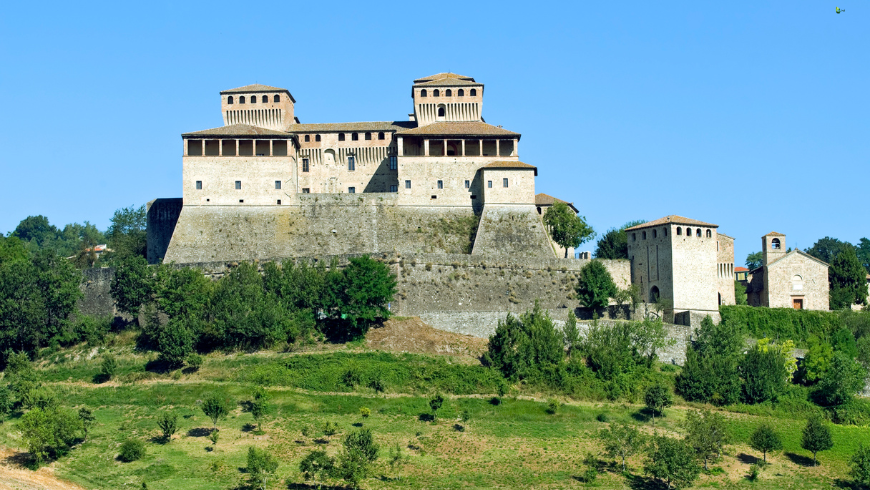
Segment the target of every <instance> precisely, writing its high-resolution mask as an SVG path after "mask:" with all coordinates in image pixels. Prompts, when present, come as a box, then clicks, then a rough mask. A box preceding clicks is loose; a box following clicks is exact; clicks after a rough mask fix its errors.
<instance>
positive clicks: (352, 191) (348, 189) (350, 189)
mask: <svg viewBox="0 0 870 490" xmlns="http://www.w3.org/2000/svg"><path fill="white" fill-rule="evenodd" d="M347 193H348V194H356V187H348V188H347Z"/></svg>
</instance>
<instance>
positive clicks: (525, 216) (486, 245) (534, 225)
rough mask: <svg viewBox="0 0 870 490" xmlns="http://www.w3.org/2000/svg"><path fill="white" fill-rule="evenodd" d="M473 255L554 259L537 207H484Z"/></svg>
mask: <svg viewBox="0 0 870 490" xmlns="http://www.w3.org/2000/svg"><path fill="white" fill-rule="evenodd" d="M472 253H473V254H475V255H499V254H504V255H518V256H522V257H536V258H552V257H555V252H554V251H553V248H552V246H551V245H550V240H549V238H548V237H547V232H546V230H545V229H544V224H543V221H542V220H541V217H540V216H539V215H538V211H537V208H535V206H534V205H512V206H496V205H489V204H487V205H485V206H484V207H483V214H482V215H481V217H480V226H479V227H478V230H477V238H476V239H475V241H474V250H473V251H472Z"/></svg>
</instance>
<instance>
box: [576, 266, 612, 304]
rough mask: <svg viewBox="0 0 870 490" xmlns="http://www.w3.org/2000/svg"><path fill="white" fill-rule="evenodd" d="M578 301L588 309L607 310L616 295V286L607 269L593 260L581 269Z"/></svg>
mask: <svg viewBox="0 0 870 490" xmlns="http://www.w3.org/2000/svg"><path fill="white" fill-rule="evenodd" d="M576 290H577V299H578V300H580V304H581V305H583V306H585V307H587V308H595V309H599V308H606V307H607V305H608V303H609V302H610V298H612V297H613V296H614V295H615V294H616V284H615V283H614V282H613V277H612V276H611V275H610V272H608V271H607V268H605V267H604V264H602V263H601V262H600V261H597V260H593V261H591V262H589V263H588V264H586V265H584V266H583V268H582V269H580V276H579V278H578V281H577V287H576Z"/></svg>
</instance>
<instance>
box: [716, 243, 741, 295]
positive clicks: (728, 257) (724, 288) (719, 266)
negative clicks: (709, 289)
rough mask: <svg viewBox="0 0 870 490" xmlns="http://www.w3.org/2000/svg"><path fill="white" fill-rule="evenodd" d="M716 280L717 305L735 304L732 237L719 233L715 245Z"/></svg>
mask: <svg viewBox="0 0 870 490" xmlns="http://www.w3.org/2000/svg"><path fill="white" fill-rule="evenodd" d="M716 278H717V279H718V287H719V304H720V305H733V304H736V303H737V300H736V299H735V294H734V237H730V236H728V235H725V234H723V233H719V241H718V242H717V243H716Z"/></svg>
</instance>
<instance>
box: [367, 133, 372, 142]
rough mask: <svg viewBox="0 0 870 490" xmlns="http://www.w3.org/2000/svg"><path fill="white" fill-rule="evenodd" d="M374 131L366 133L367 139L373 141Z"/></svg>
mask: <svg viewBox="0 0 870 490" xmlns="http://www.w3.org/2000/svg"><path fill="white" fill-rule="evenodd" d="M371 139H372V133H366V141H371Z"/></svg>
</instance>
